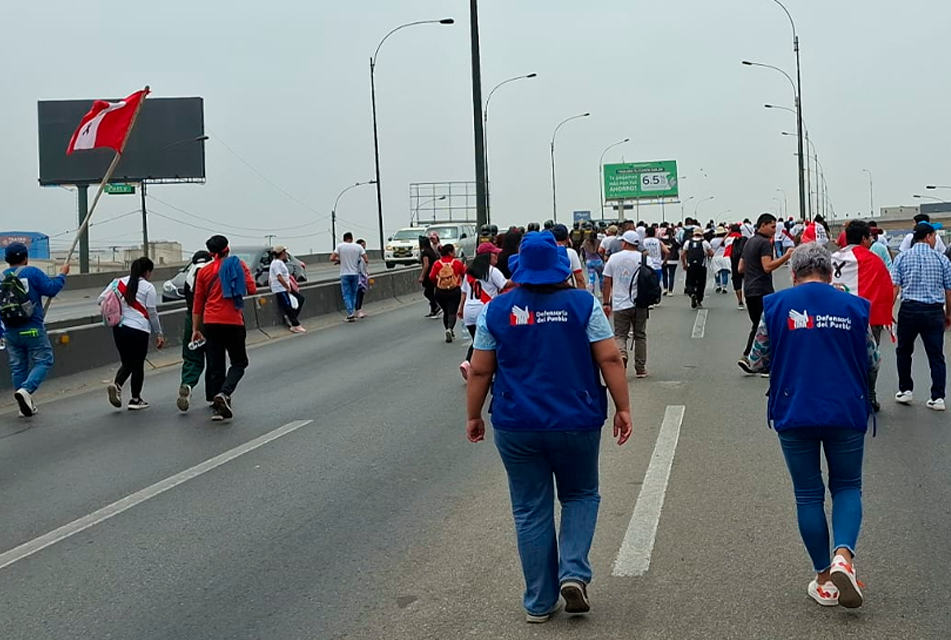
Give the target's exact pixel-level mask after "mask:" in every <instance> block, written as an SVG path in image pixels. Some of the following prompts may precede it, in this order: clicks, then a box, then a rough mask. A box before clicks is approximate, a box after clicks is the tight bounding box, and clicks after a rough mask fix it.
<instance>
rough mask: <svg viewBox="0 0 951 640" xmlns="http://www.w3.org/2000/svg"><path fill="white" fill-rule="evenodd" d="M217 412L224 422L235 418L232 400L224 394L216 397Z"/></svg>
mask: <svg viewBox="0 0 951 640" xmlns="http://www.w3.org/2000/svg"><path fill="white" fill-rule="evenodd" d="M215 411H216V412H217V413H218V415H220V416H221V418H222V419H223V420H230V419H231V418H233V417H234V411H232V410H231V398H229V397H228V396H226V395H225V394H223V393H219V394H218V395H216V396H215Z"/></svg>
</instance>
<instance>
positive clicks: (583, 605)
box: [561, 580, 591, 615]
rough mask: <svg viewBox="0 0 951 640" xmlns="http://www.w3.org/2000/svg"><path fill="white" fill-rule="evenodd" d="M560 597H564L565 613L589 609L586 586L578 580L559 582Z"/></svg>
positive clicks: (582, 611)
mask: <svg viewBox="0 0 951 640" xmlns="http://www.w3.org/2000/svg"><path fill="white" fill-rule="evenodd" d="M561 597H562V598H564V599H565V613H568V614H572V615H580V614H585V613H588V612H589V611H591V603H590V602H589V601H588V588H587V587H586V586H585V584H584V583H583V582H580V581H578V580H566V581H564V582H562V583H561Z"/></svg>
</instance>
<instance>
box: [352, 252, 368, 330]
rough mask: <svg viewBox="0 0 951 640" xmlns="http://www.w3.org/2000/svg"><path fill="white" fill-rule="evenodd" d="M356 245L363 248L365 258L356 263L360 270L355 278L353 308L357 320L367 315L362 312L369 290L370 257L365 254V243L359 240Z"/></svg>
mask: <svg viewBox="0 0 951 640" xmlns="http://www.w3.org/2000/svg"><path fill="white" fill-rule="evenodd" d="M357 244H358V245H360V246H361V247H363V251H364V254H363V255H364V256H366V259H365V260H361V261H359V262H358V263H357V266H358V267H359V268H360V277H359V278H357V299H356V301H355V303H354V305H353V308H354V309H355V310H356V312H357V318H366V317H367V314H365V313H364V312H363V300H364V298H366V295H367V291H369V290H370V257H369V255H368V254H367V253H366V249H367V241H366V240H364V239H362V238H361V239H360V240H357Z"/></svg>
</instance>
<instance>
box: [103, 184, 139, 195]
mask: <svg viewBox="0 0 951 640" xmlns="http://www.w3.org/2000/svg"><path fill="white" fill-rule="evenodd" d="M104 191H105V192H106V193H108V194H109V195H111V196H129V195H132V194H134V193H135V185H134V184H122V183H116V184H107V185H106V188H105V189H104Z"/></svg>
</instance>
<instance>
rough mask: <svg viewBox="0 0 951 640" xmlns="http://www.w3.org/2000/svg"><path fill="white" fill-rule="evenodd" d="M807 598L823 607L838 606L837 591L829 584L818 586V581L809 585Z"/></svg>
mask: <svg viewBox="0 0 951 640" xmlns="http://www.w3.org/2000/svg"><path fill="white" fill-rule="evenodd" d="M809 596H810V597H811V598H812V599H813V600H815V601H816V602H818V603H819V604H821V605H822V606H823V607H835V606H838V604H839V590H838V589H837V588H836V586H835V585H834V584H832V583H831V582H826V583H825V584H823V585H820V584H819V581H818V580H813V581H812V582H810V583H809Z"/></svg>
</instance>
